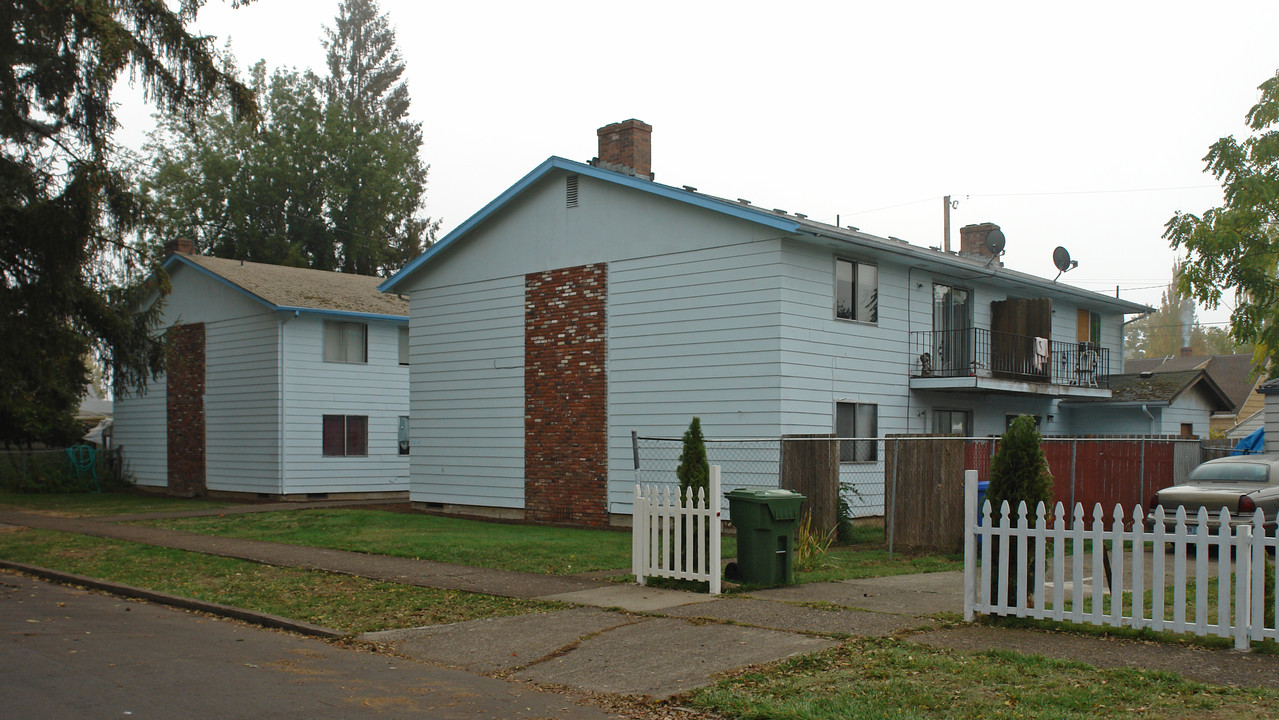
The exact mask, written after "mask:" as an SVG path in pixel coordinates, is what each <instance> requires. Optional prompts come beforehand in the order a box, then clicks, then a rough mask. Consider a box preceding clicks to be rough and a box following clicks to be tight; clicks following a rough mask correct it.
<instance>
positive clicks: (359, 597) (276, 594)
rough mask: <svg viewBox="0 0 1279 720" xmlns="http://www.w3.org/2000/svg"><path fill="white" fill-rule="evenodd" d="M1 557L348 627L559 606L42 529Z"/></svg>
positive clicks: (5, 541)
mask: <svg viewBox="0 0 1279 720" xmlns="http://www.w3.org/2000/svg"><path fill="white" fill-rule="evenodd" d="M0 557H3V558H5V559H8V560H13V561H15V562H23V563H28V564H32V565H39V566H41V567H46V568H52V569H56V570H63V571H65V572H71V573H76V574H78V575H86V576H89V577H95V578H100V579H103V580H111V581H115V582H120V583H125V584H127V585H132V586H134V587H141V588H147V589H150V590H158V591H160V592H166V593H169V594H172V595H179V596H182V597H188V598H195V599H197V600H205V601H209V602H217V603H222V604H224V605H232V606H235V607H240V608H246V609H249V610H256V611H259V612H266V613H271V614H274V615H280V616H283V617H287V618H291V619H294V620H302V621H305V622H310V623H314V624H317V625H323V626H325V627H329V628H333V629H335V630H341V631H345V632H351V633H357V632H366V631H372V630H384V629H390V628H407V627H418V626H423V625H437V624H442V623H453V622H461V621H464V620H476V619H480V618H487V617H497V616H503V615H522V614H525V613H531V612H541V611H545V610H553V609H560V608H563V607H566V606H564V605H560V604H558V603H546V602H535V601H528V600H515V599H510V598H499V597H493V596H490V595H477V594H474V593H466V592H459V591H454V590H437V589H434V588H422V587H415V586H412V585H398V584H395V583H386V582H378V581H374V580H366V579H363V578H357V577H352V576H349V575H339V574H336V573H327V572H319V571H312V570H300V569H296V568H280V567H274V566H271V565H259V564H257V563H251V562H245V561H242V560H233V559H230V558H223V557H217V556H213V555H203V554H200V553H192V552H186V551H182V550H172V549H169V548H159V547H152V546H149V545H139V544H135V543H128V542H122V541H118V540H106V539H102V538H96V537H86V536H83V535H74V534H69V533H58V532H50V531H44V530H14V531H9V532H2V533H0Z"/></svg>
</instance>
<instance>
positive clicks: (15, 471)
mask: <svg viewBox="0 0 1279 720" xmlns="http://www.w3.org/2000/svg"><path fill="white" fill-rule="evenodd" d="M94 464H95V469H96V471H97V479H98V483H97V485H95V484H94V481H93V476H92V474H91V473H88V474H86V473H77V472H76V471H75V468H73V467H72V466H71V462H70V459H69V458H68V456H67V448H32V449H17V450H14V449H10V450H0V492H37V493H40V492H89V491H92V490H95V489H97V488H98V487H104V488H105V487H108V486H111V485H115V484H118V483H119V482H120V481H121V478H122V477H123V472H122V468H121V456H120V448H113V449H110V450H96V451H95V453H94Z"/></svg>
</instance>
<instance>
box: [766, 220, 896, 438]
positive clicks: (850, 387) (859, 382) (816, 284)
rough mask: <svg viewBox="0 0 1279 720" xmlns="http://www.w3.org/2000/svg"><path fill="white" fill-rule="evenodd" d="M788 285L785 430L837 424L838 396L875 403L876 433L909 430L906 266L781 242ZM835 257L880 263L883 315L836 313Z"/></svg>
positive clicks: (829, 429) (784, 333) (813, 429)
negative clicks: (861, 318) (865, 318)
mask: <svg viewBox="0 0 1279 720" xmlns="http://www.w3.org/2000/svg"><path fill="white" fill-rule="evenodd" d="M784 250H785V253H784V258H785V262H784V263H782V264H780V265H779V268H778V269H779V270H780V271H781V272H784V273H785V283H786V292H785V295H784V299H783V301H782V303H781V308H782V327H783V331H782V344H781V347H782V364H781V386H782V394H783V396H784V401H783V404H782V427H781V428H780V433H779V434H781V433H827V432H834V429H835V403H836V402H848V403H867V404H874V405H875V406H876V408H877V412H878V424H879V435H881V436H882V435H884V434H887V433H899V432H905V431H906V429H907V428H906V424H905V418H906V414H907V411H906V405H907V401H908V396H909V371H910V366H909V364H908V362H907V357H908V355H909V343H908V338H909V336H908V333H907V323H906V318H907V308H906V305H907V301H906V292H905V288H906V285H907V279H906V276H907V269H906V268H905V267H903V266H900V265H897V264H894V263H893V262H891V261H890V260H888V259H886V258H877V257H874V256H869V255H866V254H864V253H863V254H856V255H849V254H847V253H842V252H837V251H834V250H831V249H827V248H822V247H818V246H815V245H810V244H806V243H798V242H788V243H786V244H785V246H784ZM837 258H844V259H850V260H854V261H856V262H862V263H872V264H875V265H876V266H877V268H878V270H879V286H878V302H879V309H878V321H877V322H876V323H866V322H851V321H848V320H840V319H837V318H836V317H835V311H834V295H835V262H836V259H837Z"/></svg>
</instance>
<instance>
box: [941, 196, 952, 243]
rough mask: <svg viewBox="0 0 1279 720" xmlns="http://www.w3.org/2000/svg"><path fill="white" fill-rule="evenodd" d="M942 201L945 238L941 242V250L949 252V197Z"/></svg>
mask: <svg viewBox="0 0 1279 720" xmlns="http://www.w3.org/2000/svg"><path fill="white" fill-rule="evenodd" d="M941 201H942V203H941V204H942V218H943V222H942V224H943V225H944V226H945V237H944V238H943V240H942V246H941V247H942V250H945V251H946V252H950V196H949V195H947V196H946V197H944V198H942V199H941Z"/></svg>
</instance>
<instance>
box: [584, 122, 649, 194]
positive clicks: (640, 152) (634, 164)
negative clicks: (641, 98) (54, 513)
mask: <svg viewBox="0 0 1279 720" xmlns="http://www.w3.org/2000/svg"><path fill="white" fill-rule="evenodd" d="M595 134H596V135H598V136H599V141H600V150H599V152H600V154H599V157H597V158H595V159H593V160H591V164H592V165H594V166H595V167H598V168H603V169H605V170H612V171H614V172H620V173H625V174H627V175H631V176H634V177H638V178H644V179H645V180H652V179H653V177H654V176H653V140H652V137H653V126H652V125H649V124H648V123H646V122H644V121H642V120H635V119H633V118H632V119H630V120H623V121H622V122H618V123H613V124H612V125H605V126H604V127H602V128H600V129H599V130H596V131H595Z"/></svg>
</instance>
